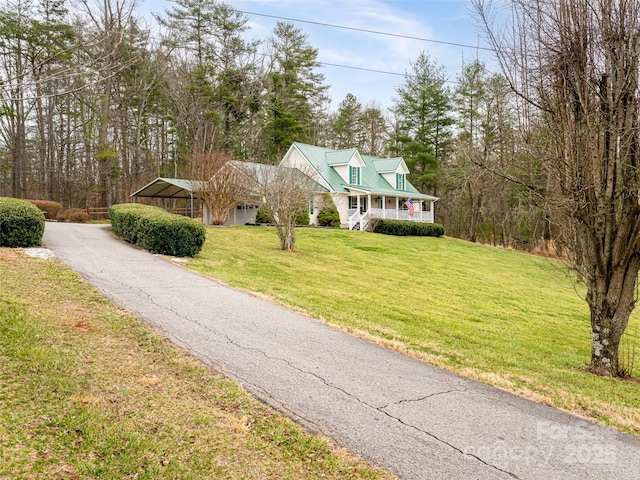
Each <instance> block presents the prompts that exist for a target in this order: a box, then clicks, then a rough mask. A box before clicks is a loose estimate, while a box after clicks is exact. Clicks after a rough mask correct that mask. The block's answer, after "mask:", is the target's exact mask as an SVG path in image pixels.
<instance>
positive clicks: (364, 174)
mask: <svg viewBox="0 0 640 480" xmlns="http://www.w3.org/2000/svg"><path fill="white" fill-rule="evenodd" d="M280 166H286V167H294V168H297V169H298V170H300V171H302V172H304V173H305V174H307V175H309V176H311V177H312V178H313V179H314V180H315V181H316V182H317V183H319V184H320V185H322V186H323V187H324V188H326V189H327V190H328V191H329V192H330V193H331V197H332V198H333V201H334V203H335V205H336V208H337V210H338V212H339V213H340V223H341V225H342V227H343V228H349V229H354V228H359V229H361V230H363V229H364V228H366V226H367V224H368V222H369V220H370V219H371V218H374V217H377V218H390V219H398V220H411V221H414V222H428V223H433V221H434V206H435V203H436V202H437V201H438V198H437V197H434V196H432V195H425V194H422V193H420V192H418V190H416V188H415V187H414V186H413V185H411V183H410V182H409V180H407V175H408V174H409V169H408V168H407V164H406V163H405V161H404V159H402V158H400V157H398V158H377V157H371V156H368V155H362V154H360V152H359V151H358V149H356V148H350V149H346V150H331V149H329V148H323V147H316V146H312V145H306V144H304V143H298V142H295V143H294V144H293V145H291V147H290V148H289V150H288V151H287V153H286V154H285V155H284V157H283V158H282V161H281V162H280ZM310 219H311V223H317V222H316V219H317V210H315V211H314V214H313V215H310Z"/></svg>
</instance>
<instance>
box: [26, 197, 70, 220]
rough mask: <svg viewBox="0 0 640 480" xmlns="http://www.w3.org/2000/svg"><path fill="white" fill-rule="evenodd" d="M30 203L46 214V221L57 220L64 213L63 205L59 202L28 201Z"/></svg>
mask: <svg viewBox="0 0 640 480" xmlns="http://www.w3.org/2000/svg"><path fill="white" fill-rule="evenodd" d="M26 201H27V202H29V203H33V204H34V205H35V206H36V207H38V208H39V209H40V210H41V211H43V212H46V213H47V214H46V220H57V219H58V215H60V214H61V213H62V212H63V211H64V207H63V206H62V204H60V203H58V202H52V201H50V200H26Z"/></svg>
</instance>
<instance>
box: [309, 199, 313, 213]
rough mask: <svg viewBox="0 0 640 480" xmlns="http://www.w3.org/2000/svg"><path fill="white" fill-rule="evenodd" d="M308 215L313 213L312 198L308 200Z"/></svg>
mask: <svg viewBox="0 0 640 480" xmlns="http://www.w3.org/2000/svg"><path fill="white" fill-rule="evenodd" d="M309 215H313V200H311V201H309Z"/></svg>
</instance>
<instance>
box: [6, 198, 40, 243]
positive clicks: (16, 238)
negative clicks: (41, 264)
mask: <svg viewBox="0 0 640 480" xmlns="http://www.w3.org/2000/svg"><path fill="white" fill-rule="evenodd" d="M43 234H44V215H43V213H42V212H41V211H40V209H39V208H38V207H36V206H35V205H34V204H33V203H30V202H27V201H26V200H18V199H16V198H8V197H0V247H12V248H15V247H37V246H39V245H42V235H43Z"/></svg>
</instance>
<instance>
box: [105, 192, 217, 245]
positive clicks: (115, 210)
mask: <svg viewBox="0 0 640 480" xmlns="http://www.w3.org/2000/svg"><path fill="white" fill-rule="evenodd" d="M109 214H110V216H111V227H112V228H113V231H114V233H115V234H116V235H118V236H119V237H120V238H122V239H124V240H126V241H127V242H129V243H133V244H135V245H138V246H139V247H141V248H144V249H146V250H149V251H150V252H152V253H159V254H161V255H171V256H173V257H194V256H195V255H196V254H198V253H199V252H200V250H202V246H203V245H204V241H205V237H206V233H207V230H206V229H205V227H204V226H203V225H202V224H200V223H198V222H197V221H195V220H193V219H191V218H187V217H183V216H181V215H174V214H172V213H168V212H167V211H165V210H163V209H162V208H158V207H151V206H149V205H141V204H136V203H125V204H120V205H113V206H112V207H111V208H110V209H109Z"/></svg>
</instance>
